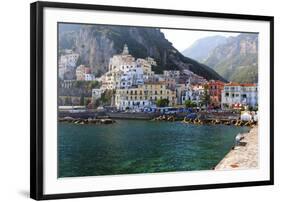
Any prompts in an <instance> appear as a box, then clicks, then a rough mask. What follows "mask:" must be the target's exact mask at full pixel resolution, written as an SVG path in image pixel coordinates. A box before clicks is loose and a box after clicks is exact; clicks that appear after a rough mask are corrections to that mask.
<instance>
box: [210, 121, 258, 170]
mask: <svg viewBox="0 0 281 202" xmlns="http://www.w3.org/2000/svg"><path fill="white" fill-rule="evenodd" d="M258 135H259V134H258V126H255V127H253V128H251V130H250V131H249V132H248V133H246V134H245V135H243V137H244V138H243V139H242V140H241V141H240V142H241V145H239V146H235V147H233V148H232V149H231V150H230V151H229V152H228V153H227V154H226V155H225V157H224V158H223V159H222V160H221V161H220V162H219V163H218V164H217V165H216V166H215V168H214V170H233V169H253V168H258V166H259V164H258V159H259V158H258V157H259V153H258Z"/></svg>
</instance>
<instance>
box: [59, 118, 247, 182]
mask: <svg viewBox="0 0 281 202" xmlns="http://www.w3.org/2000/svg"><path fill="white" fill-rule="evenodd" d="M248 130H249V129H248V128H246V127H243V128H241V127H235V126H225V125H191V124H184V123H180V122H152V121H137V120H130V121H129V120H118V121H117V123H115V124H111V125H75V124H68V123H59V124H58V142H59V143H58V149H59V157H58V164H59V173H58V174H59V177H76V176H97V175H115V174H132V173H154V172H171V171H191V170H210V169H212V168H213V167H214V166H216V165H217V163H219V161H220V160H221V159H222V158H223V157H224V156H225V155H226V154H227V153H228V152H229V150H230V149H231V147H232V146H233V144H234V138H235V136H236V134H238V133H239V132H245V131H248Z"/></svg>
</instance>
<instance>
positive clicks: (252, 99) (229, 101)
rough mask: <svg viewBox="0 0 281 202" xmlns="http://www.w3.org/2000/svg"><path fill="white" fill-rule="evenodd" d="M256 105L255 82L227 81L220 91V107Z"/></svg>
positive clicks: (256, 90) (256, 92)
mask: <svg viewBox="0 0 281 202" xmlns="http://www.w3.org/2000/svg"><path fill="white" fill-rule="evenodd" d="M257 105H258V86H257V84H239V83H233V82H232V83H228V84H226V85H225V86H224V89H223V91H222V101H221V107H222V109H226V108H235V107H237V106H238V107H240V106H251V107H256V106H257Z"/></svg>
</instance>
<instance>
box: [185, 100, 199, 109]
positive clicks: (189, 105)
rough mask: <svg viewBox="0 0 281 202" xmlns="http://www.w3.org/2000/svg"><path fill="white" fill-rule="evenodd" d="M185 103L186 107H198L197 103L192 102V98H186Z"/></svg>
mask: <svg viewBox="0 0 281 202" xmlns="http://www.w3.org/2000/svg"><path fill="white" fill-rule="evenodd" d="M184 105H185V108H192V107H196V106H197V105H196V103H195V102H192V101H191V100H186V101H185V102H184Z"/></svg>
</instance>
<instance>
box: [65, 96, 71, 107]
mask: <svg viewBox="0 0 281 202" xmlns="http://www.w3.org/2000/svg"><path fill="white" fill-rule="evenodd" d="M64 104H65V105H67V106H69V105H72V100H71V97H66V98H65V99H64Z"/></svg>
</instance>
